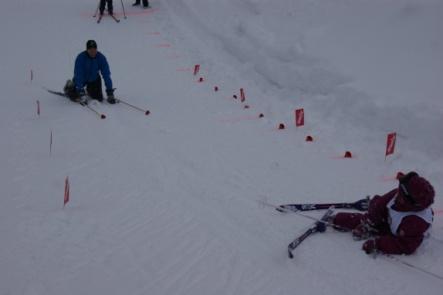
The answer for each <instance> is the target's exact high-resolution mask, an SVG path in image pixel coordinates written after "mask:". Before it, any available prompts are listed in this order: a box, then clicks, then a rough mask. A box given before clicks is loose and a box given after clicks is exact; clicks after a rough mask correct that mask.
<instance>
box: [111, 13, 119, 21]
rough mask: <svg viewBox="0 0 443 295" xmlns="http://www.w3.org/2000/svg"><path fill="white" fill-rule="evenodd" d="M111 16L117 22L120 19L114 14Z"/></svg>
mask: <svg viewBox="0 0 443 295" xmlns="http://www.w3.org/2000/svg"><path fill="white" fill-rule="evenodd" d="M111 17H112V18H113V19H114V20H115V22H117V23H119V22H120V19H118V18H116V17H115V15H113V14H111Z"/></svg>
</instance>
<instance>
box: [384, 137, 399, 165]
mask: <svg viewBox="0 0 443 295" xmlns="http://www.w3.org/2000/svg"><path fill="white" fill-rule="evenodd" d="M396 138H397V133H395V132H392V133H389V134H388V137H387V140H386V154H385V159H386V156H388V155H391V154H393V153H394V150H395V140H396Z"/></svg>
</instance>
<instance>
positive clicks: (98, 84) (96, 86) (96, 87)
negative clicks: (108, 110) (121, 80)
mask: <svg viewBox="0 0 443 295" xmlns="http://www.w3.org/2000/svg"><path fill="white" fill-rule="evenodd" d="M100 74H101V75H102V76H103V79H104V80H105V85H106V94H107V96H108V97H107V101H108V103H110V104H114V103H116V100H115V97H114V89H113V88H112V80H111V71H110V70H109V64H108V61H107V60H106V57H105V56H104V55H103V54H102V53H101V52H99V51H97V43H96V42H95V41H94V40H88V41H87V42H86V50H85V51H83V52H81V53H80V54H79V55H78V56H77V58H76V60H75V68H74V78H73V79H72V80H68V81H67V82H66V85H65V87H64V89H63V90H64V93H65V94H66V95H67V96H68V97H69V98H70V99H71V100H74V101H79V100H81V99H82V98H83V97H84V96H85V94H86V93H85V90H84V87H85V86H86V90H87V92H88V95H89V96H90V97H91V98H92V99H96V100H98V101H100V102H102V101H103V92H102V80H101V76H100Z"/></svg>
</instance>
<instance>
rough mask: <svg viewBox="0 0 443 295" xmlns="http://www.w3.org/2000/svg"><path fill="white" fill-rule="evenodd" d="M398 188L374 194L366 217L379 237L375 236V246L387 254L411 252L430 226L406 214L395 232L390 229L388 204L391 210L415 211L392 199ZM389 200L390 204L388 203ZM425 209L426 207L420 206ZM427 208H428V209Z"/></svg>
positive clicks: (421, 240) (418, 218)
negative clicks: (378, 194) (383, 193)
mask: <svg viewBox="0 0 443 295" xmlns="http://www.w3.org/2000/svg"><path fill="white" fill-rule="evenodd" d="M397 192H398V189H394V190H392V191H390V192H388V193H387V194H385V195H383V196H375V197H374V198H372V199H371V202H370V203H369V210H368V213H367V216H366V217H367V218H368V219H369V221H371V222H372V223H373V227H374V228H375V229H376V230H377V231H378V235H379V237H377V238H376V240H375V243H376V248H377V249H378V250H379V251H381V252H384V253H387V254H411V253H413V252H414V251H415V250H416V249H417V248H418V247H419V246H420V244H421V243H422V242H423V238H424V234H425V232H426V231H427V230H428V229H429V227H430V226H431V223H428V222H427V221H426V220H425V219H423V218H421V217H419V216H416V215H408V216H406V217H403V218H402V219H401V222H400V224H399V225H398V227H397V231H396V232H392V231H391V220H390V213H389V208H388V207H389V206H388V205H390V208H391V210H394V211H396V212H397V213H398V212H400V213H401V212H403V213H406V214H407V213H409V212H410V213H411V214H415V213H416V212H413V211H410V210H408V208H407V207H406V206H402V204H401V203H399V202H397V199H395V201H393V204H392V202H391V200H393V199H394V198H395V197H396V196H397ZM390 202H391V204H389V203H390ZM422 209H423V210H426V209H428V208H422ZM428 210H429V209H428Z"/></svg>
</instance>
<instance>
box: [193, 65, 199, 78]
mask: <svg viewBox="0 0 443 295" xmlns="http://www.w3.org/2000/svg"><path fill="white" fill-rule="evenodd" d="M199 71H200V65H195V66H194V76H197V74H198V72H199Z"/></svg>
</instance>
